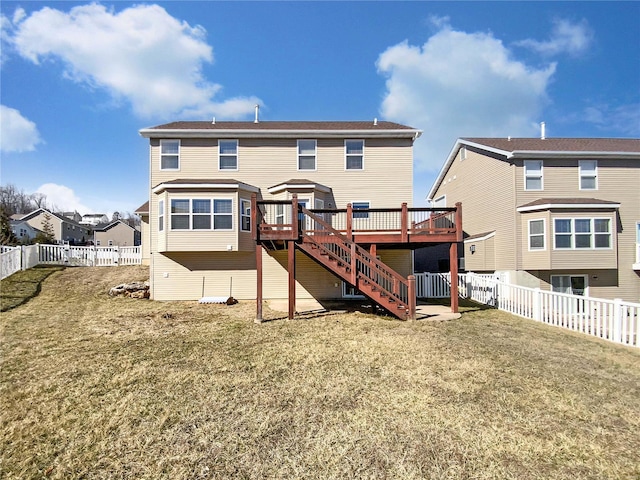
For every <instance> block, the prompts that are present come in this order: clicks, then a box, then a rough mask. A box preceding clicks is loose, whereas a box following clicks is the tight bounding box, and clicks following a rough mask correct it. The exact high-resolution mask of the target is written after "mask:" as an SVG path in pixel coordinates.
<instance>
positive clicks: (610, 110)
mask: <svg viewBox="0 0 640 480" xmlns="http://www.w3.org/2000/svg"><path fill="white" fill-rule="evenodd" d="M571 120H572V121H574V122H576V121H580V120H582V121H585V122H587V123H591V124H592V125H595V126H596V127H597V128H598V129H599V130H601V131H603V132H622V133H623V134H625V135H629V136H630V137H638V136H640V104H638V103H631V104H628V105H619V106H612V105H593V106H589V107H587V108H585V109H584V111H583V112H582V114H580V115H577V116H573V117H572V118H571Z"/></svg>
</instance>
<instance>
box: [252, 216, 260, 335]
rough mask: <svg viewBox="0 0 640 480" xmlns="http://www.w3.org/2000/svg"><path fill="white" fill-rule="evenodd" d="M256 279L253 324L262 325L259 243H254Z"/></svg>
mask: <svg viewBox="0 0 640 480" xmlns="http://www.w3.org/2000/svg"><path fill="white" fill-rule="evenodd" d="M252 213H253V212H252ZM256 277H257V278H256V320H255V322H256V323H262V245H261V244H260V243H256Z"/></svg>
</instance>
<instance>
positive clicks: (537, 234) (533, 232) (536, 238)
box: [529, 219, 545, 250]
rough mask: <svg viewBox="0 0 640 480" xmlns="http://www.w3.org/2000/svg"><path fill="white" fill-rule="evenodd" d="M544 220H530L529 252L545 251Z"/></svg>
mask: <svg viewBox="0 0 640 480" xmlns="http://www.w3.org/2000/svg"><path fill="white" fill-rule="evenodd" d="M544 237H545V235H544V219H540V220H529V250H544V249H545V246H544Z"/></svg>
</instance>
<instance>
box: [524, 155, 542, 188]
mask: <svg viewBox="0 0 640 480" xmlns="http://www.w3.org/2000/svg"><path fill="white" fill-rule="evenodd" d="M542 187H543V182H542V160H525V161H524V189H525V190H542Z"/></svg>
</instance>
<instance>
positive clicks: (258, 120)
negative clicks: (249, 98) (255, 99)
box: [253, 103, 260, 123]
mask: <svg viewBox="0 0 640 480" xmlns="http://www.w3.org/2000/svg"><path fill="white" fill-rule="evenodd" d="M259 113H260V105H258V104H257V103H256V118H255V119H254V120H253V123H260V119H259V118H258V114H259Z"/></svg>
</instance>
